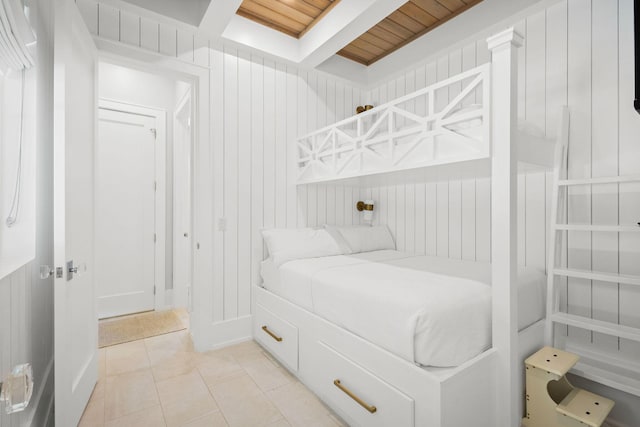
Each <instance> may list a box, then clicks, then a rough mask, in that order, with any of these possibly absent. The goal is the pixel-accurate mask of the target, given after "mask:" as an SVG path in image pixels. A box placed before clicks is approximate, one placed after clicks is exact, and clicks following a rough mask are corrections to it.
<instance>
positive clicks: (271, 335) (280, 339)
mask: <svg viewBox="0 0 640 427" xmlns="http://www.w3.org/2000/svg"><path fill="white" fill-rule="evenodd" d="M262 330H263V331H265V332H266V333H268V334H269V336H270V337H271V338H273V339H274V340H276V341H278V342H282V337H279V336H277V335H276V334H274V333H273V332H271V331H270V330H269V328H267V326H266V325H265V326H263V327H262Z"/></svg>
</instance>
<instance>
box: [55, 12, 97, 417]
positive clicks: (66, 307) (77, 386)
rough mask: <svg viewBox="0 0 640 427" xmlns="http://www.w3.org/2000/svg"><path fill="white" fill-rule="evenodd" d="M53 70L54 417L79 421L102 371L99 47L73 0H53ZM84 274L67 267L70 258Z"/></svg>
mask: <svg viewBox="0 0 640 427" xmlns="http://www.w3.org/2000/svg"><path fill="white" fill-rule="evenodd" d="M54 4H55V5H54V6H53V10H54V57H53V61H54V71H53V73H54V76H53V96H54V103H53V134H54V142H53V145H54V147H53V162H54V167H53V169H54V178H53V196H54V197H53V198H54V237H53V239H54V241H53V247H54V261H55V265H56V266H57V267H59V268H61V272H62V274H61V275H60V276H61V277H57V276H56V279H55V281H54V347H55V348H54V358H55V371H54V375H55V397H56V398H55V424H56V425H59V426H74V425H77V423H78V421H79V420H80V417H81V416H82V412H83V410H84V408H85V405H86V403H87V402H88V400H89V397H90V396H91V392H92V391H93V388H94V386H95V384H96V381H97V377H98V363H97V354H98V322H97V316H96V307H95V282H94V236H93V221H94V217H93V215H94V198H93V180H94V170H93V154H94V143H95V139H96V106H97V105H96V104H97V103H96V99H97V96H96V94H97V86H96V68H97V65H96V64H97V51H96V48H95V46H94V43H93V40H92V39H91V36H90V35H89V32H88V31H87V29H86V27H85V24H84V21H83V20H82V18H81V16H80V13H79V11H78V9H77V7H76V5H75V3H74V2H73V1H72V0H55V2H54ZM71 260H73V261H74V265H75V266H78V267H79V271H78V274H74V275H73V277H72V278H71V277H70V276H68V275H67V271H68V268H67V265H66V262H67V261H71Z"/></svg>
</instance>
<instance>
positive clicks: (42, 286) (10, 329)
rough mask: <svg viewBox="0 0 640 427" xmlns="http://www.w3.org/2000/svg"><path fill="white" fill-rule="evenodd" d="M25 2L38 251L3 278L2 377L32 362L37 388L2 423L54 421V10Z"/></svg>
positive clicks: (1, 426)
mask: <svg viewBox="0 0 640 427" xmlns="http://www.w3.org/2000/svg"><path fill="white" fill-rule="evenodd" d="M27 3H28V4H29V5H30V6H31V12H32V15H31V16H32V17H31V20H32V21H31V22H32V25H33V26H34V27H35V28H36V33H37V36H38V46H37V63H38V66H37V67H36V68H35V70H33V71H32V72H31V76H30V79H32V80H34V81H37V110H36V118H35V120H36V123H37V126H32V128H34V129H35V131H36V139H35V141H36V142H35V148H36V158H35V172H36V174H35V198H34V200H35V204H36V210H33V206H29V205H28V204H27V205H26V206H28V207H25V208H24V209H25V210H26V209H31V211H30V212H29V211H25V213H26V214H27V215H34V216H35V233H36V237H35V238H36V245H35V248H36V249H35V260H34V261H33V262H30V263H28V264H26V265H24V266H23V267H21V268H19V269H17V270H16V271H15V272H14V273H13V274H11V275H9V276H7V277H5V278H3V279H1V280H0V378H3V377H4V376H5V375H6V374H7V373H8V372H9V371H10V369H11V368H12V367H13V366H14V365H17V364H20V363H25V362H30V363H31V364H32V366H33V374H34V381H35V387H34V392H33V397H32V400H31V403H30V405H29V407H28V408H27V409H26V410H25V411H24V412H20V413H16V414H13V415H6V414H5V412H4V408H2V410H0V427H10V426H11V427H14V426H30V425H33V426H48V425H53V416H51V415H52V410H53V279H48V280H41V279H40V278H39V266H40V265H52V264H53V242H52V237H53V199H52V193H53V184H52V177H53V147H52V146H53V139H52V131H53V121H52V120H53V116H52V107H53V83H52V82H53V67H52V64H53V49H52V45H51V34H52V13H51V10H50V7H51V5H50V2H49V1H48V0H33V1H28V2H27ZM32 118H33V117H32ZM33 148H34V146H33V145H32V147H31V149H33ZM3 222H4V221H3Z"/></svg>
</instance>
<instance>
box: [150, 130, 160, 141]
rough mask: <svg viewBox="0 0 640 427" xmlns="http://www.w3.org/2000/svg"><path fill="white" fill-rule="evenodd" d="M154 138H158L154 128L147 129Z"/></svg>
mask: <svg viewBox="0 0 640 427" xmlns="http://www.w3.org/2000/svg"><path fill="white" fill-rule="evenodd" d="M149 130H150V131H151V133H152V134H153V137H154V138H155V139H158V131H157V130H156V129H155V128H151V129H149Z"/></svg>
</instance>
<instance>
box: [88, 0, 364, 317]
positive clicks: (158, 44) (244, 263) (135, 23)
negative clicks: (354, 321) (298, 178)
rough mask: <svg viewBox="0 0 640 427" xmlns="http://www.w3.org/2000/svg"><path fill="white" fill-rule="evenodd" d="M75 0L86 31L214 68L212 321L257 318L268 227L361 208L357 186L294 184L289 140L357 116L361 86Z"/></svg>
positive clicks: (336, 218)
mask: <svg viewBox="0 0 640 427" xmlns="http://www.w3.org/2000/svg"><path fill="white" fill-rule="evenodd" d="M77 4H78V7H79V9H80V11H81V13H82V15H83V17H84V19H85V21H86V22H87V26H88V28H89V30H90V31H91V32H92V33H93V34H94V35H96V36H98V37H100V38H104V39H108V40H112V41H117V42H121V43H123V44H127V45H132V46H134V47H138V48H141V49H145V50H150V51H152V52H155V53H159V54H162V55H166V56H169V57H172V58H177V59H179V60H181V61H184V62H187V63H190V64H195V65H198V66H201V67H206V68H210V83H211V84H210V87H211V93H210V108H211V121H212V123H213V125H212V135H211V144H212V151H213V156H212V158H213V172H212V175H213V182H212V185H211V186H212V188H211V193H210V194H212V199H213V229H214V231H213V258H214V259H213V262H212V266H213V267H212V268H213V301H212V305H213V307H214V309H213V318H212V319H211V320H212V321H213V322H214V323H220V322H223V321H233V320H234V319H238V318H243V317H245V316H248V315H250V306H251V285H252V284H255V283H259V281H260V270H259V267H260V261H262V260H263V259H264V257H265V248H264V244H263V241H262V237H261V234H260V230H261V229H262V228H268V227H298V226H305V225H307V224H308V225H317V224H322V223H324V222H335V223H340V224H342V223H345V224H350V223H352V222H354V221H356V222H357V221H359V217H358V216H357V215H356V214H355V213H354V212H355V209H354V206H355V202H356V201H357V200H358V199H359V198H360V193H359V191H360V190H359V188H357V187H354V186H348V185H345V186H327V185H314V186H307V187H304V188H296V186H295V183H294V178H293V177H294V174H295V171H294V163H293V151H291V150H292V148H293V145H292V144H290V142H291V141H294V140H295V138H296V137H297V136H298V135H301V134H304V133H306V132H308V131H311V130H314V129H316V128H318V127H321V126H325V125H327V124H330V123H332V122H334V121H336V120H340V119H342V118H345V117H348V116H350V115H352V114H353V113H354V110H355V106H357V105H360V104H361V98H362V95H361V89H360V88H357V87H355V86H354V85H351V84H349V83H347V82H346V81H344V80H342V79H339V78H335V77H331V76H328V75H327V74H325V73H321V72H317V71H306V70H300V69H298V68H296V67H292V66H290V65H285V64H283V63H278V62H274V61H272V60H270V59H265V58H263V57H261V56H257V55H251V54H247V53H245V52H242V51H238V50H236V49H234V48H224V49H222V50H218V49H210V48H209V42H208V41H207V40H206V39H202V38H201V37H199V36H198V35H197V34H195V32H194V31H193V30H190V29H189V28H188V26H181V25H180V24H177V23H176V24H171V23H169V22H167V21H166V20H163V19H161V18H158V19H159V20H158V21H154V20H151V19H148V18H145V17H141V16H136V15H135V14H132V13H131V12H128V11H125V10H119V9H117V8H116V7H114V6H113V5H110V4H103V3H99V2H96V1H94V0H78V1H77ZM219 219H222V220H223V221H222V222H224V224H220V223H219ZM222 228H224V229H225V230H224V231H222V230H221V229H222Z"/></svg>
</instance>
